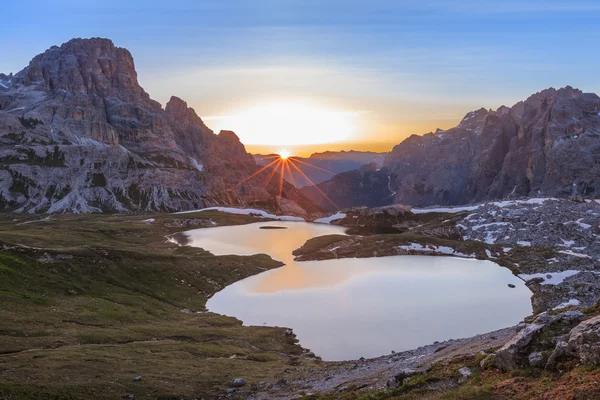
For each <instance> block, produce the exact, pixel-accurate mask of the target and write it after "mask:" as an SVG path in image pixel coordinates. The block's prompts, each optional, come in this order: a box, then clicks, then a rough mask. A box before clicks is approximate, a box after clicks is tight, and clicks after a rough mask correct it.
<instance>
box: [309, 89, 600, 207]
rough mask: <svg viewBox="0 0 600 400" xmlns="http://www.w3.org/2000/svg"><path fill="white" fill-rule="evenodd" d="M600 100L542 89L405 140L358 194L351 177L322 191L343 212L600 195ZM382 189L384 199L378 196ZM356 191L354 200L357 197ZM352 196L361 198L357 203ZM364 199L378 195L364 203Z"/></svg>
mask: <svg viewBox="0 0 600 400" xmlns="http://www.w3.org/2000/svg"><path fill="white" fill-rule="evenodd" d="M599 165H600V97H598V96H597V95H595V94H593V93H582V92H581V91H580V90H577V89H574V88H571V87H569V86H567V87H565V88H562V89H558V90H556V89H553V88H550V89H546V90H543V91H541V92H539V93H536V94H533V95H532V96H530V97H529V98H528V99H526V100H525V101H522V102H519V103H517V104H515V105H514V106H512V107H510V108H509V107H504V106H502V107H500V108H498V109H497V110H495V111H494V110H486V109H483V108H482V109H480V110H476V111H472V112H469V113H468V114H467V115H466V116H465V117H464V118H463V120H462V121H461V122H460V123H459V124H458V125H457V126H456V127H454V128H451V129H448V130H446V131H442V130H437V131H436V132H430V133H427V134H425V135H422V136H419V135H412V136H410V137H409V138H407V139H406V140H404V141H403V142H402V143H400V144H398V145H397V146H395V147H394V148H393V149H392V151H391V152H390V153H389V154H388V156H387V157H386V160H385V163H384V168H383V169H381V171H380V174H381V175H386V176H388V177H389V180H390V182H389V186H388V182H386V180H385V179H379V180H375V181H366V182H364V184H363V185H361V186H360V187H356V186H351V185H348V184H347V183H346V181H351V180H359V178H358V175H359V174H360V173H359V172H358V171H355V172H354V177H353V178H350V175H351V174H350V173H346V175H345V176H346V180H339V179H337V177H334V178H333V179H332V180H330V181H328V182H325V183H323V184H322V185H321V187H323V188H326V190H325V193H326V194H327V195H328V196H335V197H336V198H348V199H352V200H353V201H354V202H353V203H352V204H350V205H344V206H345V207H350V206H364V205H372V204H377V203H376V201H379V203H378V204H377V205H385V204H386V203H384V202H383V199H384V198H386V197H387V196H388V195H389V193H393V199H392V201H390V203H404V204H410V205H413V206H428V205H459V204H469V203H474V202H481V201H486V200H496V199H507V198H519V197H523V196H532V197H539V196H552V197H568V196H570V195H587V196H594V195H595V196H597V195H598V194H599V193H600V189H599V188H600V181H599V179H600V178H599V177H600V169H599V168H600V167H599ZM386 187H389V192H388V193H386V191H385V188H386ZM357 191H358V192H357ZM359 193H363V195H362V197H361V195H359ZM369 193H381V195H380V196H379V198H378V199H369V201H370V204H367V203H366V202H365V196H367V194H369Z"/></svg>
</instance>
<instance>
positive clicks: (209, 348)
mask: <svg viewBox="0 0 600 400" xmlns="http://www.w3.org/2000/svg"><path fill="white" fill-rule="evenodd" d="M148 218H149V216H144V217H139V216H106V215H84V216H77V215H68V216H67V215H64V216H52V217H48V218H43V219H40V217H32V216H29V217H26V216H14V215H4V216H3V218H2V219H1V222H0V246H2V250H1V251H0V318H1V320H2V325H1V327H0V398H2V399H59V398H61V399H62V398H68V399H90V398H94V399H96V398H98V399H116V398H122V397H123V396H125V395H128V394H132V395H134V396H135V398H142V399H144V398H164V399H167V398H169V399H170V398H186V399H187V398H190V399H191V398H202V397H205V398H211V397H213V396H215V395H217V394H219V393H224V391H225V389H226V388H227V387H228V384H229V381H231V380H232V379H234V378H237V377H243V378H244V379H245V380H246V381H247V382H248V385H251V384H254V383H258V382H260V381H267V382H269V381H271V382H275V381H277V380H278V379H281V378H282V377H284V376H285V373H286V372H285V371H286V369H288V368H290V365H292V364H293V365H296V368H298V367H297V365H299V364H303V365H307V366H309V365H311V364H313V363H316V362H318V361H317V360H315V359H314V358H308V359H304V358H301V360H302V362H299V361H298V359H299V357H300V356H301V355H302V354H303V350H302V349H301V348H300V347H299V346H298V345H296V344H295V342H296V341H295V339H294V337H293V336H288V335H285V332H284V329H283V328H272V327H242V325H241V322H240V321H238V320H236V319H234V318H229V317H225V316H222V315H217V314H213V313H210V312H207V311H206V310H205V303H206V301H207V299H208V298H209V297H210V296H212V295H213V294H214V293H215V292H217V291H218V290H220V289H222V288H223V287H225V286H226V285H228V284H230V283H232V282H235V281H237V280H239V279H242V278H244V277H247V276H249V275H252V274H256V273H258V272H261V271H262V270H264V269H269V268H275V267H278V266H280V265H281V264H280V263H279V262H278V261H274V260H272V259H271V258H270V257H268V256H266V255H256V256H251V257H238V256H213V255H211V254H210V253H208V252H205V251H203V250H201V249H197V248H189V247H178V246H176V245H174V244H172V243H168V242H167V241H166V238H165V237H166V236H167V235H169V234H172V233H174V232H177V231H181V230H185V229H183V228H181V227H180V226H188V228H186V229H189V228H190V227H193V225H195V224H198V223H200V222H202V221H206V220H211V221H215V222H216V223H217V224H220V225H226V224H242V223H249V222H252V221H253V218H252V217H248V216H242V215H227V214H221V213H216V212H212V213H211V212H208V213H202V214H182V215H161V216H155V217H154V218H155V220H154V221H153V222H150V221H146V222H144V221H145V220H147V219H148ZM136 376H141V377H142V378H141V380H139V381H134V380H133V378H134V377H136Z"/></svg>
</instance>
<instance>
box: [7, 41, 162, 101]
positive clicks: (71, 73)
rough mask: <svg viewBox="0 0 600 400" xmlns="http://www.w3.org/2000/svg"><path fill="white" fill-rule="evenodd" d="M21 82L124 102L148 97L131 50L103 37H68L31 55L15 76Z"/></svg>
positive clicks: (144, 99) (146, 99)
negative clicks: (42, 51)
mask: <svg viewBox="0 0 600 400" xmlns="http://www.w3.org/2000/svg"><path fill="white" fill-rule="evenodd" d="M15 77H16V79H17V81H19V82H20V83H23V84H24V85H39V86H42V87H44V88H46V89H50V90H52V91H61V90H63V91H67V92H73V93H81V94H87V95H97V96H99V97H102V98H116V99H118V100H121V101H126V102H144V103H147V104H148V105H150V106H151V107H152V108H157V107H159V105H158V103H156V102H153V101H151V100H150V96H149V95H148V93H146V92H145V91H144V89H143V88H142V87H141V86H140V84H139V83H138V80H137V72H136V70H135V64H134V61H133V57H132V55H131V53H130V52H129V51H128V50H127V49H124V48H121V47H116V46H115V45H114V43H113V42H112V40H110V39H104V38H90V39H72V40H69V41H68V42H66V43H63V44H62V45H61V46H60V47H58V46H52V47H51V48H50V49H48V50H46V51H45V52H44V53H42V54H39V55H37V56H35V57H34V58H33V59H32V60H31V61H30V63H29V65H28V66H27V67H26V68H25V69H23V70H22V71H21V72H19V73H18V74H17V75H16V76H15Z"/></svg>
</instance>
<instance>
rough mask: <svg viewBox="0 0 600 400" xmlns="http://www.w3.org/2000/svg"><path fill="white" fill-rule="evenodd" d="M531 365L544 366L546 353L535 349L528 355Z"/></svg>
mask: <svg viewBox="0 0 600 400" xmlns="http://www.w3.org/2000/svg"><path fill="white" fill-rule="evenodd" d="M527 359H528V360H529V365H531V366H532V367H539V366H542V365H543V363H544V355H543V354H542V352H540V351H534V352H532V353H531V354H529V356H528V357H527Z"/></svg>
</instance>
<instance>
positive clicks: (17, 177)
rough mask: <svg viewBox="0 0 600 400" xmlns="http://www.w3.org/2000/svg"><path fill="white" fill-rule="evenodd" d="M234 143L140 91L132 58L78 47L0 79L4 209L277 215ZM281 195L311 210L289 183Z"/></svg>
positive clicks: (271, 194) (175, 104) (83, 44)
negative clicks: (245, 209) (243, 208)
mask: <svg viewBox="0 0 600 400" xmlns="http://www.w3.org/2000/svg"><path fill="white" fill-rule="evenodd" d="M257 170H258V166H257V165H256V163H255V162H254V159H253V158H252V156H250V155H249V154H248V153H247V152H246V150H245V148H244V146H243V144H242V143H241V142H240V141H239V139H238V137H237V136H236V135H235V134H234V133H233V132H230V131H222V132H220V133H219V134H218V135H215V134H214V133H213V132H212V131H211V130H210V129H209V128H208V127H207V126H206V125H205V124H204V123H203V121H202V120H201V118H200V117H199V116H198V115H197V114H196V112H195V111H194V110H193V109H192V108H190V107H188V105H187V104H186V102H185V101H183V100H181V99H179V98H178V97H175V96H173V97H171V99H170V101H169V102H168V103H167V105H166V107H165V108H164V109H163V108H162V107H161V105H160V104H159V103H158V102H156V101H154V100H152V99H151V98H150V96H149V95H148V93H146V92H145V91H144V89H143V88H142V87H141V86H140V84H139V82H138V80H137V73H136V70H135V65H134V61H133V57H132V55H131V53H130V52H129V51H128V50H126V49H123V48H119V47H116V46H115V45H114V44H113V42H112V41H110V40H108V39H101V38H92V39H73V40H71V41H69V42H67V43H64V44H63V45H61V46H60V47H58V46H53V47H52V48H50V49H49V50H47V51H46V52H44V53H43V54H40V55H38V56H36V57H34V58H33V59H32V60H31V62H30V63H29V65H28V66H27V67H26V68H24V69H23V70H22V71H20V72H18V73H17V74H15V75H14V76H13V75H0V210H2V211H15V212H35V213H43V212H49V213H56V212H100V211H111V212H123V211H150V210H154V211H156V210H162V211H172V210H186V209H195V208H202V207H206V206H212V205H223V204H236V205H253V204H257V205H261V206H263V207H267V208H271V209H273V208H277V207H278V201H277V199H276V197H275V196H276V195H278V194H279V188H278V185H277V184H275V183H274V182H273V183H267V182H263V180H264V179H263V178H264V177H262V176H258V177H256V178H255V179H252V180H250V181H248V182H245V183H242V184H240V182H243V181H244V179H245V178H247V177H249V176H251V175H252V174H253V173H254V172H256V171H257ZM282 194H283V197H284V198H286V199H289V200H290V201H292V202H297V203H299V204H300V207H304V208H311V207H312V205H311V203H310V202H309V201H307V200H306V199H304V197H303V196H301V195H300V194H299V193H297V191H296V190H295V188H293V187H292V186H291V185H289V184H287V183H285V184H284V187H283V193H282Z"/></svg>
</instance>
